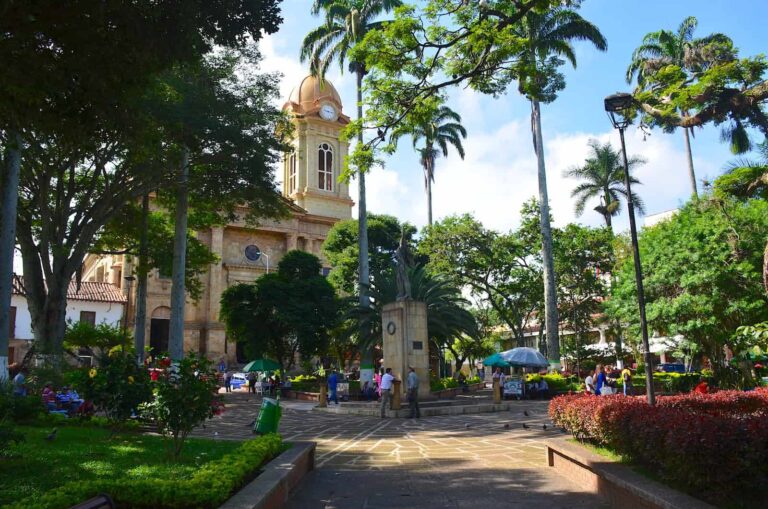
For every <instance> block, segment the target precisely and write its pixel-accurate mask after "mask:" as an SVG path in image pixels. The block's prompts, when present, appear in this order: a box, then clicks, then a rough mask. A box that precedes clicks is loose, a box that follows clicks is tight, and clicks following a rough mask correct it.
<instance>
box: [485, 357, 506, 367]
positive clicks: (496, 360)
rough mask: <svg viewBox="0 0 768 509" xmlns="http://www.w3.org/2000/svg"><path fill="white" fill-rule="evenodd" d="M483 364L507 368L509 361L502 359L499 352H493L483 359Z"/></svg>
mask: <svg viewBox="0 0 768 509" xmlns="http://www.w3.org/2000/svg"><path fill="white" fill-rule="evenodd" d="M483 366H487V367H491V368H508V367H509V363H508V362H507V361H505V360H504V359H502V358H501V355H500V354H498V353H495V354H493V355H491V356H490V357H486V358H485V359H483Z"/></svg>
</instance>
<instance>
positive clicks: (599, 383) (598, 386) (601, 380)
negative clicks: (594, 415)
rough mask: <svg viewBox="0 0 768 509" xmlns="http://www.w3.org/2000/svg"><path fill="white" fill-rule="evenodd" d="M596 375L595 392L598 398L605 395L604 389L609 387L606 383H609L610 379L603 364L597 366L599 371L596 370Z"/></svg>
mask: <svg viewBox="0 0 768 509" xmlns="http://www.w3.org/2000/svg"><path fill="white" fill-rule="evenodd" d="M595 373H597V380H596V381H595V391H596V393H597V395H598V396H602V395H603V389H604V388H605V387H607V386H608V384H607V383H606V382H607V381H608V377H607V376H606V374H605V370H604V369H603V365H602V364H598V365H597V369H596V370H595Z"/></svg>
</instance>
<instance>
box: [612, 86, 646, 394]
mask: <svg viewBox="0 0 768 509" xmlns="http://www.w3.org/2000/svg"><path fill="white" fill-rule="evenodd" d="M633 104H634V98H633V97H632V94H626V93H616V94H613V95H609V96H608V97H606V98H605V111H607V112H608V116H609V117H610V119H611V123H612V124H613V127H614V128H616V129H618V130H619V137H620V138H621V154H622V156H623V158H624V185H626V186H627V213H628V214H629V234H630V236H631V238H632V254H633V255H634V256H633V257H634V259H635V282H636V284H637V304H638V306H639V307H640V332H641V334H642V336H643V350H644V351H645V354H644V360H645V390H646V394H647V395H648V404H649V405H655V404H656V396H655V395H654V393H653V365H652V362H653V360H652V358H651V348H650V346H649V344H648V324H647V323H646V320H645V292H644V291H643V268H642V266H641V264H640V249H639V248H638V245H637V225H636V224H635V203H634V201H633V200H632V189H631V188H630V181H629V163H628V162H627V147H626V145H625V143H624V129H626V128H627V126H628V125H629V124H630V123H631V118H630V116H629V113H630V110H631V108H632V106H633Z"/></svg>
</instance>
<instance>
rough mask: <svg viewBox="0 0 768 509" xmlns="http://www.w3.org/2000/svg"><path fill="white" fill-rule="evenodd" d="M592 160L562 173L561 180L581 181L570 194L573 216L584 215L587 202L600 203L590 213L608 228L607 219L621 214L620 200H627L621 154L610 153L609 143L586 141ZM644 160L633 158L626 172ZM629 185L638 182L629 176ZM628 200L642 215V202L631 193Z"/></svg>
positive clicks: (589, 158) (643, 210) (608, 222)
mask: <svg viewBox="0 0 768 509" xmlns="http://www.w3.org/2000/svg"><path fill="white" fill-rule="evenodd" d="M589 146H590V148H591V149H592V156H591V157H588V158H587V160H586V161H584V165H583V166H575V167H573V168H569V169H568V170H566V171H564V172H563V175H564V176H565V177H570V178H575V179H579V180H582V181H583V182H581V183H580V184H579V185H578V186H576V188H574V190H573V191H571V197H573V198H576V205H575V211H576V215H577V216H581V215H582V214H583V213H584V209H585V208H586V206H587V202H588V201H589V200H592V199H593V198H598V197H599V199H600V205H598V206H596V207H595V209H594V210H596V211H597V212H599V213H600V215H602V216H603V218H604V219H605V225H606V226H607V227H608V228H612V225H611V217H613V216H616V215H618V214H619V212H621V201H620V200H621V198H622V197H624V198H625V199H626V197H627V188H626V186H625V184H624V164H623V162H622V160H621V152H618V151H615V150H613V147H611V144H610V142H608V143H604V144H602V143H600V142H599V141H597V140H589ZM644 163H645V159H643V158H642V157H638V156H633V157H631V158H630V159H629V169H630V170H632V169H633V168H635V167H637V166H639V165H641V164H644ZM629 180H630V182H631V184H632V185H639V184H640V181H639V180H638V179H637V178H635V177H633V176H631V175H630V177H629ZM632 200H633V201H634V203H635V207H636V208H637V210H638V211H639V212H640V213H643V214H644V213H645V205H644V204H643V200H642V199H641V198H640V197H639V196H638V195H637V194H635V193H634V192H633V193H632Z"/></svg>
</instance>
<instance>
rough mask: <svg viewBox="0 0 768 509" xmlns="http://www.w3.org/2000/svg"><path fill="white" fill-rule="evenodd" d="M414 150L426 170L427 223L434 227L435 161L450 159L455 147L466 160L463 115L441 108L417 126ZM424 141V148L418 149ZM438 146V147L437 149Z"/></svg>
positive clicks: (413, 136)
mask: <svg viewBox="0 0 768 509" xmlns="http://www.w3.org/2000/svg"><path fill="white" fill-rule="evenodd" d="M411 137H412V138H413V148H415V149H416V150H417V152H418V153H419V156H420V158H419V159H420V161H421V166H422V167H423V168H424V188H425V189H426V191H427V221H428V223H429V225H430V226H432V182H434V181H435V159H437V158H438V157H439V156H440V154H441V153H442V154H443V157H448V146H449V145H453V148H455V149H456V152H458V154H459V156H460V157H461V158H462V159H464V146H463V145H462V144H461V139H462V138H466V137H467V130H466V129H464V126H462V125H461V115H459V114H458V113H456V112H455V111H453V110H452V109H451V108H449V107H448V106H441V107H440V108H438V109H437V110H436V111H435V115H434V116H433V117H432V119H430V121H429V122H425V123H423V124H421V125H419V126H417V127H416V128H415V129H414V130H413V132H412V133H411ZM422 139H423V140H424V146H422V147H421V148H417V145H418V142H419V141H421V140H422ZM435 145H437V147H435Z"/></svg>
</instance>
